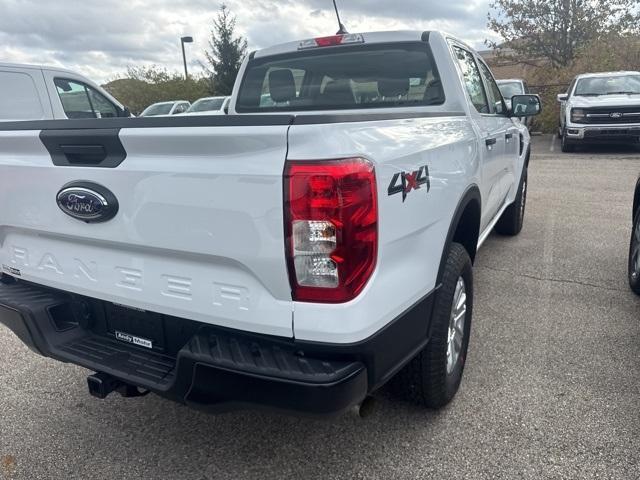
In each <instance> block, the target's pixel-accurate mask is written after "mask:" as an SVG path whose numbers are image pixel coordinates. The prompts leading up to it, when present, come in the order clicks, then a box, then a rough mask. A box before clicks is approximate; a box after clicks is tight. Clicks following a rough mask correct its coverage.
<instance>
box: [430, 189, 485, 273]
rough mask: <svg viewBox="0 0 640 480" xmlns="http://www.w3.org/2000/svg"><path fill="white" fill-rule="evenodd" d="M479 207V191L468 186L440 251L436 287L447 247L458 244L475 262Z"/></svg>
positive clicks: (478, 234) (478, 235)
mask: <svg viewBox="0 0 640 480" xmlns="http://www.w3.org/2000/svg"><path fill="white" fill-rule="evenodd" d="M481 205H482V202H481V197H480V189H479V188H478V186H477V185H471V186H469V187H468V188H467V190H465V192H464V194H463V195H462V197H461V198H460V201H459V202H458V206H457V207H456V210H455V213H454V215H453V218H452V220H451V224H450V225H449V231H448V233H447V238H446V241H445V244H444V248H443V249H442V257H441V258H440V268H439V269H438V285H439V284H440V282H441V280H442V275H443V271H444V266H445V263H446V259H447V254H448V252H449V247H450V245H451V244H452V243H453V242H455V243H460V244H461V245H462V246H463V247H464V248H465V250H467V253H468V254H469V257H470V258H471V261H472V262H474V261H475V257H476V253H477V250H478V239H479V237H480V218H481Z"/></svg>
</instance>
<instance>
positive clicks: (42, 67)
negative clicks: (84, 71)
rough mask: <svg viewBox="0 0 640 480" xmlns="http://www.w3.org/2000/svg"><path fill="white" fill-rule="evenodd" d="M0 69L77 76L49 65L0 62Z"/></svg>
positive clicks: (70, 71)
mask: <svg viewBox="0 0 640 480" xmlns="http://www.w3.org/2000/svg"><path fill="white" fill-rule="evenodd" d="M0 68H22V69H28V70H52V71H55V72H63V73H67V74H73V75H78V73H77V72H74V71H73V70H69V69H67V68H62V67H54V66H51V65H32V64H28V63H6V62H0Z"/></svg>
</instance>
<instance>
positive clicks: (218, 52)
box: [205, 4, 247, 95]
mask: <svg viewBox="0 0 640 480" xmlns="http://www.w3.org/2000/svg"><path fill="white" fill-rule="evenodd" d="M235 28H236V18H235V17H234V16H232V15H231V13H230V12H229V9H228V8H227V6H226V5H225V4H222V6H221V7H220V12H219V13H218V17H217V18H216V19H215V20H214V21H213V30H212V31H211V40H210V41H209V48H210V49H211V50H210V51H207V52H205V56H206V58H207V63H208V64H209V65H208V67H209V74H210V79H211V82H212V85H210V88H209V89H210V91H211V92H212V93H215V94H216V95H230V94H231V92H232V90H233V85H234V83H235V81H236V77H237V76H238V71H239V70H240V65H241V64H242V60H243V59H244V57H245V55H246V54H247V41H246V40H245V39H243V38H242V37H236V36H235Z"/></svg>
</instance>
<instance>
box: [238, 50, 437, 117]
mask: <svg viewBox="0 0 640 480" xmlns="http://www.w3.org/2000/svg"><path fill="white" fill-rule="evenodd" d="M444 100H445V99H444V92H443V89H442V83H441V82H440V76H439V75H438V70H437V68H436V65H435V62H434V60H433V56H432V54H431V50H430V49H429V46H428V45H427V44H425V43H423V42H419V43H393V44H379V45H369V46H363V45H358V46H354V47H347V46H341V47H329V48H318V49H312V50H303V51H299V52H296V53H292V54H285V55H278V56H272V57H265V58H261V59H255V60H252V61H251V62H250V63H249V65H248V66H247V70H246V73H245V76H244V79H243V82H242V85H241V87H240V93H239V95H238V103H237V105H236V110H237V111H238V112H240V113H251V112H268V111H277V112H286V111H304V110H342V109H362V108H388V107H407V106H422V105H440V104H442V103H444Z"/></svg>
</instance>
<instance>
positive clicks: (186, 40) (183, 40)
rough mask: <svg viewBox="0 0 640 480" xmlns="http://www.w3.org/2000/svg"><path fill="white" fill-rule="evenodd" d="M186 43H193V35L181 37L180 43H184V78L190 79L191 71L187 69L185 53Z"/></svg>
mask: <svg viewBox="0 0 640 480" xmlns="http://www.w3.org/2000/svg"><path fill="white" fill-rule="evenodd" d="M185 43H193V37H182V38H180V45H182V61H183V63H184V79H185V80H188V79H189V72H188V71H187V55H186V54H185V53H184V44H185Z"/></svg>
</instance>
